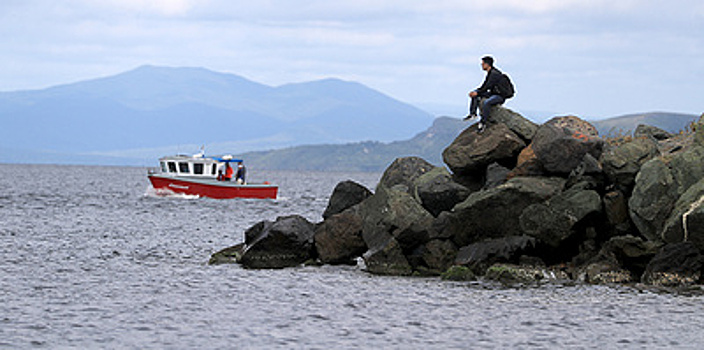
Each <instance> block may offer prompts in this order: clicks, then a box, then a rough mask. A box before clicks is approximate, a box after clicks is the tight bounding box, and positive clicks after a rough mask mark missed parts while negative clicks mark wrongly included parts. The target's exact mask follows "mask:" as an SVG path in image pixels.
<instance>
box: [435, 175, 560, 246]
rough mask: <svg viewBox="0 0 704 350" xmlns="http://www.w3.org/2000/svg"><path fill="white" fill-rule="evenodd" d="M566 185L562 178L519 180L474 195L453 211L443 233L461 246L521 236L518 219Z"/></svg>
mask: <svg viewBox="0 0 704 350" xmlns="http://www.w3.org/2000/svg"><path fill="white" fill-rule="evenodd" d="M564 183H565V180H563V179H559V178H537V177H518V178H513V179H511V180H509V181H508V182H506V183H505V184H503V185H501V186H498V187H495V188H492V189H489V190H486V191H480V192H475V193H472V194H471V195H469V197H467V199H466V200H465V201H463V202H462V203H459V204H457V205H456V206H455V207H454V208H453V209H452V214H451V215H449V216H448V217H447V218H446V222H445V227H444V229H443V233H442V234H443V236H444V237H452V239H453V241H454V242H455V243H456V244H457V245H458V246H460V247H463V246H466V245H469V244H471V243H474V242H478V241H481V240H484V239H489V238H501V237H507V236H520V235H521V234H522V230H521V227H520V223H519V219H518V218H519V217H520V215H521V213H522V212H523V210H524V209H525V208H526V207H528V206H529V205H531V204H535V203H541V202H544V201H545V200H547V199H549V198H550V197H552V196H554V195H555V194H557V193H559V192H560V190H561V189H562V187H563V186H564Z"/></svg>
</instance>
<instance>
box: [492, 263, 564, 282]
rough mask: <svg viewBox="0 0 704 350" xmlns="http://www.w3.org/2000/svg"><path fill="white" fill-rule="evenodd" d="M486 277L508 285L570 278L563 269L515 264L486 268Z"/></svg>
mask: <svg viewBox="0 0 704 350" xmlns="http://www.w3.org/2000/svg"><path fill="white" fill-rule="evenodd" d="M485 277H486V279H488V280H493V281H498V282H501V283H502V284H506V285H516V284H536V283H543V282H555V281H560V280H568V279H569V276H568V275H567V274H566V273H565V272H563V271H559V270H551V269H546V268H542V267H536V266H523V265H514V264H495V265H492V266H491V267H489V268H488V269H487V270H486V275H485Z"/></svg>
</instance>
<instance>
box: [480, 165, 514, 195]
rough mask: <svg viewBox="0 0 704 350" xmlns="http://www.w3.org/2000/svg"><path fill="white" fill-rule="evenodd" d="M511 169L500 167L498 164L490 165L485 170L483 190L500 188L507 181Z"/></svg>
mask: <svg viewBox="0 0 704 350" xmlns="http://www.w3.org/2000/svg"><path fill="white" fill-rule="evenodd" d="M510 173H511V169H509V168H506V167H504V166H502V165H501V164H499V163H492V164H490V165H489V166H488V167H487V168H486V176H485V178H486V180H485V181H484V187H483V188H482V189H483V190H488V189H491V188H494V187H497V186H500V185H502V184H504V183H506V181H507V180H508V177H509V174H510Z"/></svg>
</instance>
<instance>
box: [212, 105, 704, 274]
mask: <svg viewBox="0 0 704 350" xmlns="http://www.w3.org/2000/svg"><path fill="white" fill-rule="evenodd" d="M492 115H493V117H494V118H493V119H494V120H495V123H493V124H491V125H489V127H488V128H487V129H486V131H485V132H484V133H482V134H479V133H477V131H476V126H475V125H472V126H470V127H468V128H467V129H465V130H464V131H463V132H462V133H461V134H460V135H459V136H458V137H457V138H456V139H455V140H454V142H452V144H450V145H449V146H448V147H447V148H446V149H445V150H444V152H443V160H444V162H445V164H446V165H447V168H449V169H450V171H448V170H447V169H446V168H444V167H435V166H433V165H432V164H430V163H428V162H427V161H425V160H423V159H421V158H418V157H406V158H399V159H397V160H396V161H394V162H393V164H391V165H390V166H389V167H388V168H387V169H386V171H385V172H384V174H383V176H382V178H381V180H380V181H379V184H378V185H377V187H376V189H375V190H374V191H373V192H372V191H371V190H369V189H367V188H365V187H363V186H361V185H359V184H357V183H354V182H352V181H345V182H341V183H339V184H338V185H337V186H336V188H335V190H334V191H333V193H332V195H331V197H330V201H329V204H328V207H327V209H326V210H325V212H324V213H323V219H324V220H323V221H322V222H320V223H311V222H309V221H307V220H306V219H304V218H302V217H300V216H295V215H294V216H287V217H279V218H277V219H276V220H275V221H273V222H272V221H262V222H260V223H258V224H256V225H254V226H252V227H251V228H249V229H248V230H247V231H246V232H245V241H244V243H242V244H239V245H237V246H233V247H229V248H226V249H223V250H221V251H219V252H217V253H215V254H213V255H212V257H211V259H210V264H220V263H239V264H241V265H242V266H244V267H247V268H285V267H293V266H299V265H301V264H304V263H311V262H314V263H319V264H357V263H358V261H361V262H363V265H364V268H365V270H366V271H368V272H369V273H372V274H378V275H402V276H411V275H419V276H442V277H443V278H444V279H449V280H474V279H476V278H483V279H487V280H497V281H501V282H503V283H508V284H515V283H520V284H525V283H534V282H544V281H577V282H584V283H592V284H613V283H617V284H633V283H640V284H644V285H649V286H663V287H683V286H684V287H687V286H697V285H700V284H702V282H704V280H703V279H702V270H703V269H704V255H703V251H704V115H703V116H702V118H700V120H699V122H698V123H695V124H694V125H693V127H692V130H688V131H687V132H683V133H681V134H679V135H672V134H669V133H667V132H665V131H663V130H660V129H658V128H655V127H652V126H645V125H641V126H639V127H638V129H637V130H636V132H635V133H634V136H633V137H621V138H611V139H605V138H602V137H599V135H598V133H597V131H596V128H594V126H592V125H591V124H589V123H588V122H586V121H584V120H581V119H579V118H577V117H572V116H569V117H557V118H553V119H551V120H549V121H547V122H546V123H544V124H542V125H536V124H534V123H532V122H531V121H529V120H527V119H525V118H524V117H522V116H521V115H519V114H518V113H515V112H513V111H511V110H509V109H506V108H503V107H497V108H495V110H494V112H493V114H492Z"/></svg>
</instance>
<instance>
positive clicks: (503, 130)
mask: <svg viewBox="0 0 704 350" xmlns="http://www.w3.org/2000/svg"><path fill="white" fill-rule="evenodd" d="M525 146H526V144H525V142H524V141H523V140H522V139H521V138H520V137H518V135H516V134H515V133H514V132H512V131H511V130H510V129H509V128H508V127H507V126H506V125H505V124H493V125H490V126H488V127H487V128H486V130H485V131H484V132H483V133H481V134H479V133H477V127H476V124H474V125H472V126H470V127H469V128H467V129H465V130H464V131H462V133H460V135H459V136H457V138H456V139H455V140H454V141H453V142H452V144H450V146H448V147H447V148H446V149H445V150H444V151H443V153H442V158H443V161H444V162H445V164H447V166H448V167H450V170H452V172H453V173H455V174H458V175H469V176H472V175H474V176H482V175H484V171H485V169H486V167H487V166H488V165H489V164H491V163H495V162H499V163H502V162H509V163H513V162H515V159H514V158H516V156H517V155H518V153H519V152H520V151H521V150H522V149H523V148H524V147H525Z"/></svg>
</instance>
